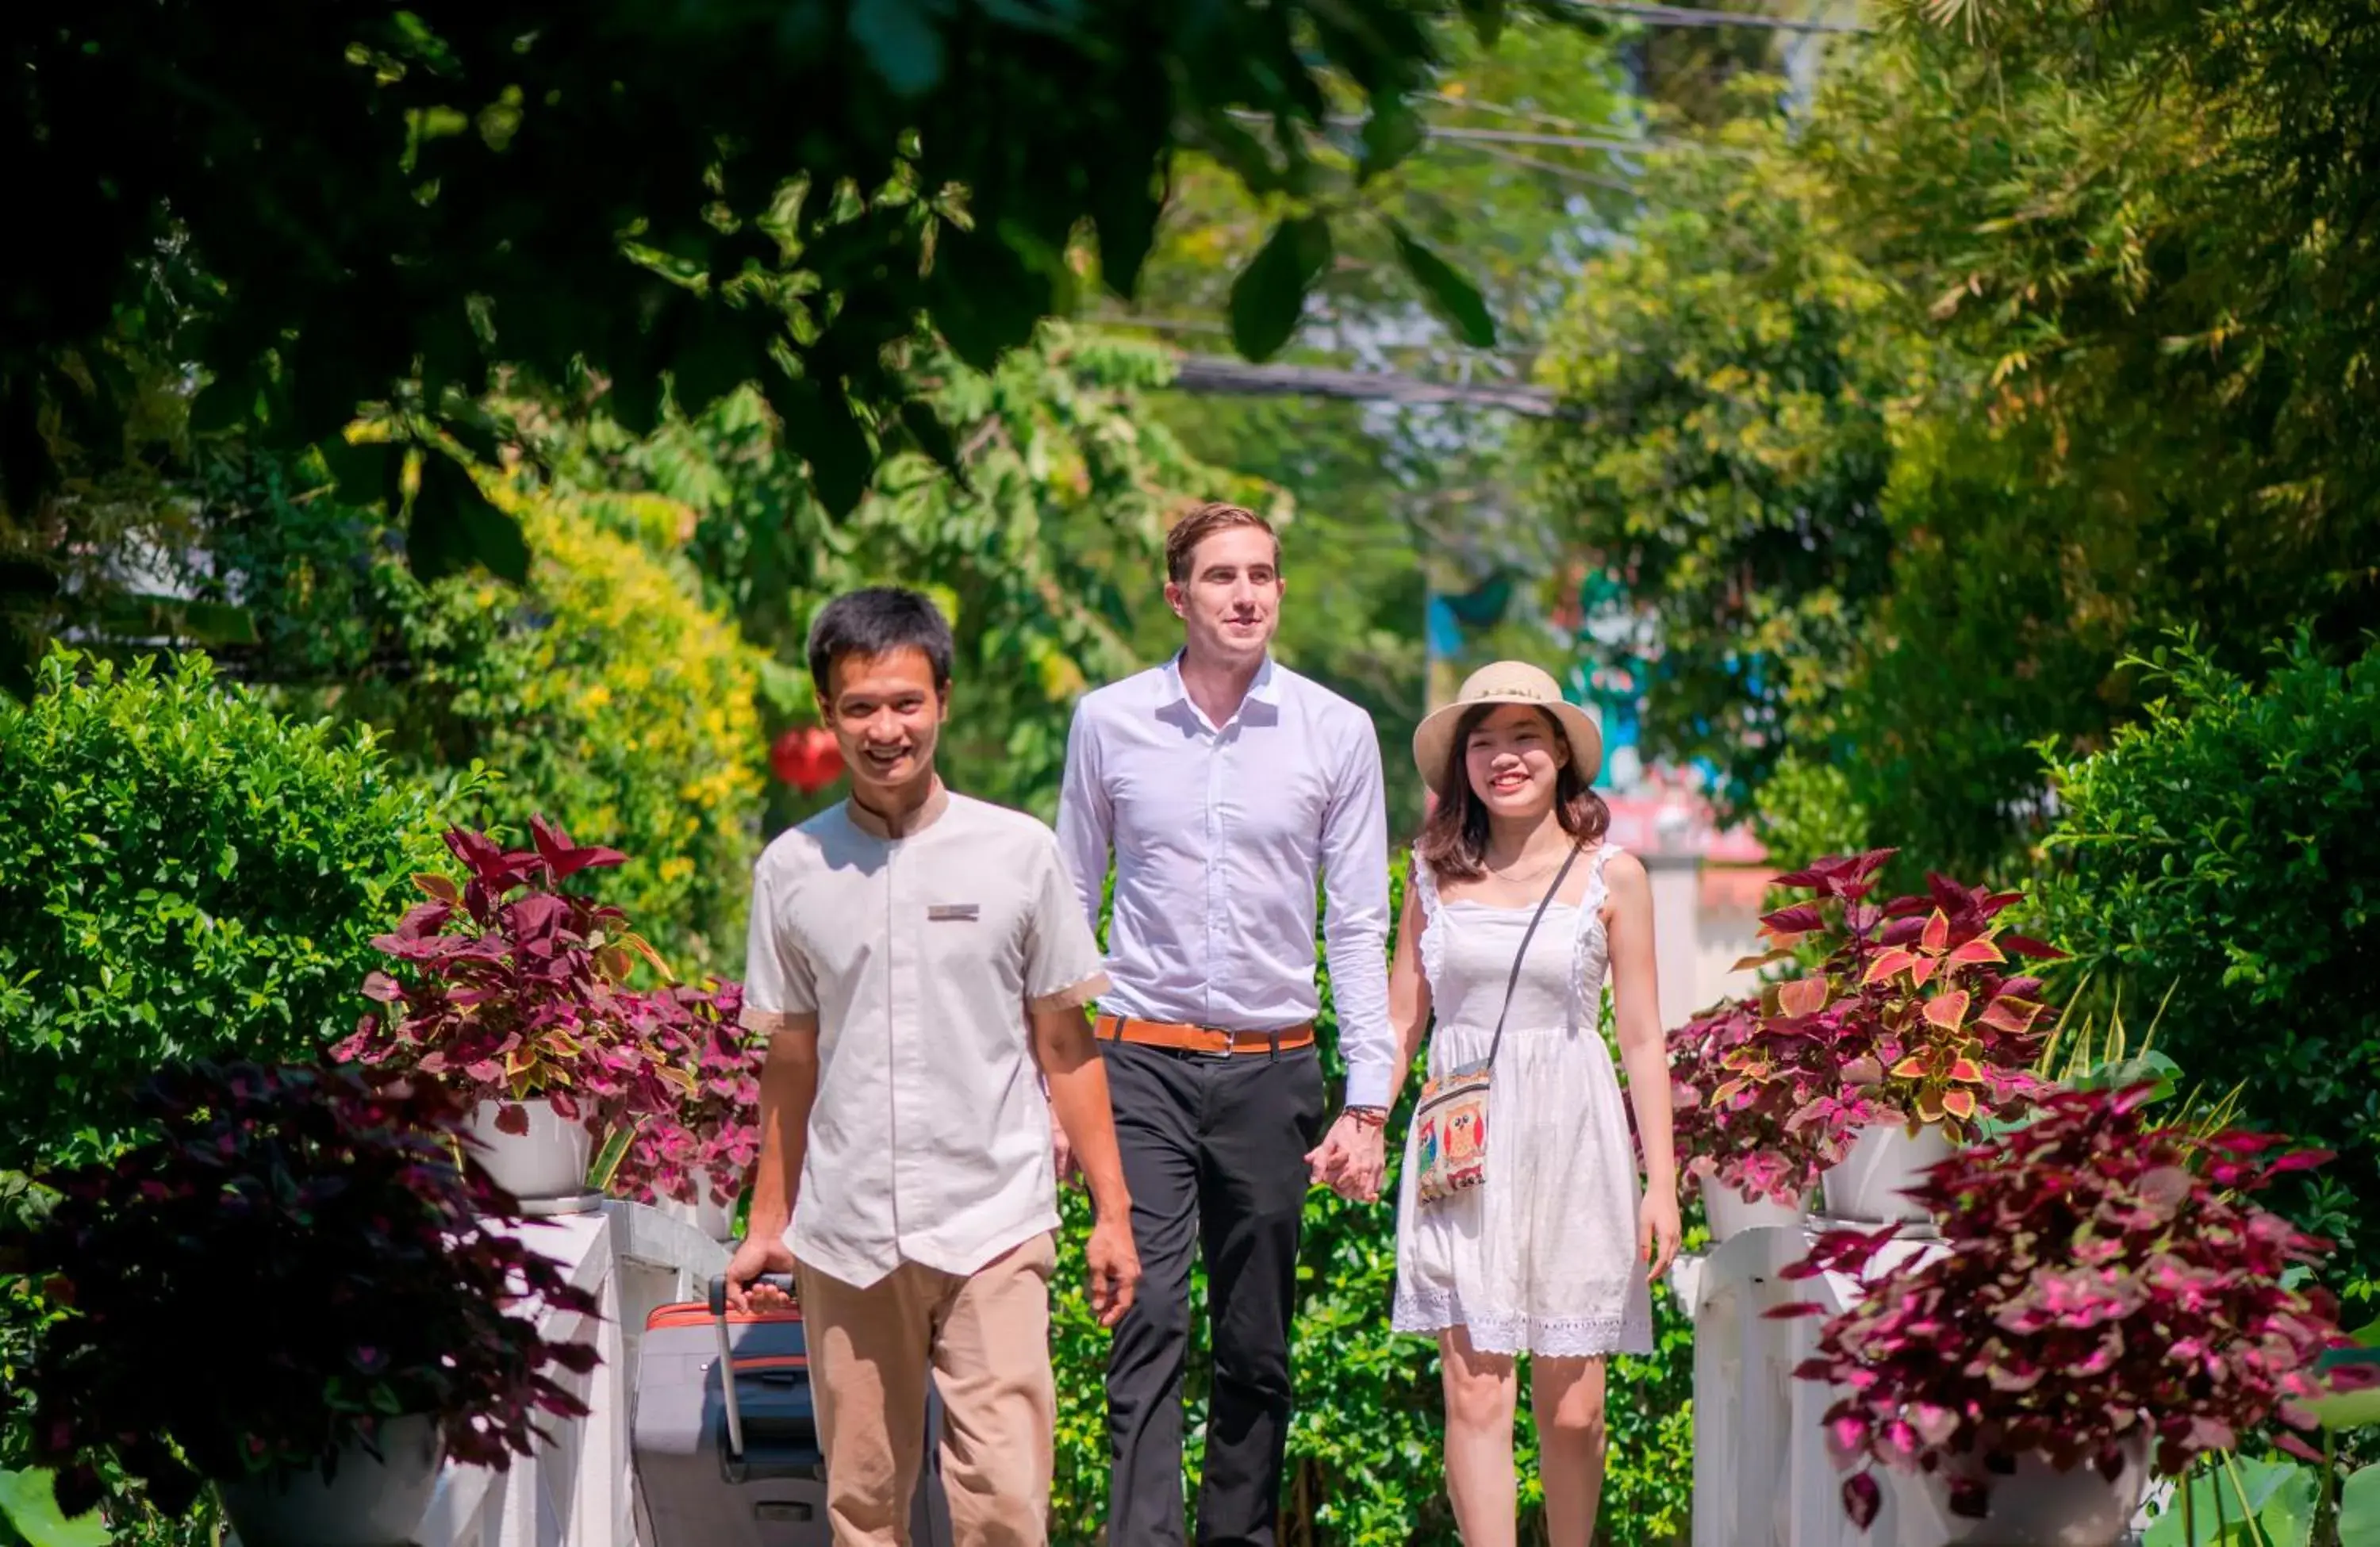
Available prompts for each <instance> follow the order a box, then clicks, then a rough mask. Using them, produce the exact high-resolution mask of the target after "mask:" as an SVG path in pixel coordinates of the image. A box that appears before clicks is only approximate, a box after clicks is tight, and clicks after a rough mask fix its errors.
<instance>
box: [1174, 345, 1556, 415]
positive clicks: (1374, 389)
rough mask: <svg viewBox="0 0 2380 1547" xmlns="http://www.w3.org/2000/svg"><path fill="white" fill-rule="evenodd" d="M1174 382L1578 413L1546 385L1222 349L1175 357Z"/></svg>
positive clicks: (1271, 393) (1226, 390)
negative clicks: (1286, 361) (1260, 357)
mask: <svg viewBox="0 0 2380 1547" xmlns="http://www.w3.org/2000/svg"><path fill="white" fill-rule="evenodd" d="M1175 364H1176V369H1175V374H1174V379H1173V384H1174V385H1175V386H1176V387H1179V388H1180V389H1181V390H1183V391H1184V392H1206V393H1220V394H1235V395H1239V396H1253V397H1336V398H1340V399H1342V400H1344V401H1349V402H1357V403H1397V404H1402V405H1404V406H1406V407H1419V406H1422V405H1427V404H1441V403H1458V404H1463V405H1464V406H1467V407H1470V408H1501V409H1503V410H1505V411H1507V412H1509V413H1516V414H1524V415H1526V416H1528V417H1529V418H1531V419H1570V418H1574V417H1576V416H1575V415H1574V414H1573V413H1572V412H1570V411H1569V410H1566V409H1565V408H1563V407H1562V406H1561V405H1560V402H1559V401H1557V400H1556V398H1555V396H1554V395H1553V394H1552V393H1551V392H1548V390H1546V389H1545V388H1544V387H1533V386H1518V385H1513V386H1499V385H1496V384H1492V383H1462V382H1426V381H1423V380H1421V379H1420V378H1419V377H1415V376H1405V375H1400V374H1398V373H1397V372H1392V371H1334V370H1330V369H1329V368H1328V367H1324V366H1318V365H1251V364H1249V363H1248V362H1247V361H1246V360H1243V359H1227V358H1225V357H1222V356H1220V355H1184V356H1181V357H1180V358H1179V359H1178V360H1177V361H1176V362H1175Z"/></svg>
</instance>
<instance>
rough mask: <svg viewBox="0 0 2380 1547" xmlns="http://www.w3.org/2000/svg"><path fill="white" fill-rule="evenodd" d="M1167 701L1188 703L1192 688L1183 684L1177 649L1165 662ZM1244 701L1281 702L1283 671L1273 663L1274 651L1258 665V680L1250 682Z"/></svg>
mask: <svg viewBox="0 0 2380 1547" xmlns="http://www.w3.org/2000/svg"><path fill="white" fill-rule="evenodd" d="M1165 701H1166V702H1168V703H1188V702H1189V701H1190V689H1189V688H1184V686H1183V685H1182V652H1180V651H1178V650H1177V651H1175V652H1173V653H1172V655H1171V656H1169V657H1168V658H1167V659H1166V662H1165ZM1241 702H1243V703H1266V704H1272V705H1274V706H1276V707H1278V706H1279V705H1280V703H1281V672H1280V670H1279V668H1277V667H1276V666H1275V665H1274V664H1273V659H1272V652H1270V651H1266V652H1265V658H1264V662H1263V664H1260V665H1258V666H1257V675H1256V680H1255V681H1253V682H1251V683H1249V684H1248V693H1247V697H1246V698H1245V699H1243V700H1241Z"/></svg>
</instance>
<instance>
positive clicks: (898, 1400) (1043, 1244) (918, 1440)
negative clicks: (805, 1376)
mask: <svg viewBox="0 0 2380 1547" xmlns="http://www.w3.org/2000/svg"><path fill="white" fill-rule="evenodd" d="M1057 1261H1058V1249H1057V1241H1056V1238H1055V1237H1054V1236H1048V1235H1043V1236H1035V1237H1034V1238H1033V1239H1032V1240H1029V1241H1027V1242H1026V1243H1025V1244H1024V1245H1022V1246H1020V1247H1017V1248H1016V1249H1014V1250H1012V1251H1010V1252H1008V1253H1006V1254H1005V1255H1003V1256H1002V1257H1000V1258H998V1259H997V1260H995V1261H992V1262H990V1263H989V1264H987V1265H985V1266H984V1267H982V1268H980V1269H978V1270H977V1271H976V1272H975V1273H969V1274H964V1275H962V1274H957V1273H940V1272H937V1271H936V1270H934V1269H932V1268H928V1267H922V1266H920V1265H918V1264H917V1263H915V1262H904V1263H902V1264H901V1266H899V1267H898V1268H895V1269H894V1270H893V1271H892V1274H891V1276H889V1277H887V1278H885V1279H883V1280H881V1281H880V1282H878V1283H876V1284H874V1285H869V1286H868V1288H865V1289H855V1288H853V1287H852V1286H851V1285H848V1284H844V1283H842V1282H840V1281H839V1280H836V1279H833V1278H831V1277H829V1276H828V1275H827V1274H825V1273H820V1272H818V1271H817V1270H815V1269H813V1268H810V1267H807V1265H804V1266H801V1267H799V1268H797V1269H796V1276H797V1278H798V1281H799V1285H798V1286H799V1289H800V1292H801V1304H802V1321H803V1323H804V1326H805V1330H806V1331H807V1334H808V1339H809V1358H810V1384H811V1390H812V1392H813V1394H814V1395H815V1397H816V1400H817V1404H818V1420H819V1443H820V1449H821V1450H822V1451H823V1452H824V1453H825V1456H826V1502H827V1517H828V1519H829V1520H830V1522H831V1523H832V1527H833V1531H834V1541H835V1547H907V1542H908V1540H909V1504H910V1500H911V1498H912V1497H913V1496H914V1495H915V1493H916V1492H917V1474H918V1471H919V1469H920V1468H921V1466H922V1464H923V1462H924V1455H923V1452H924V1448H925V1433H926V1381H927V1376H928V1373H929V1370H930V1371H931V1373H932V1374H933V1376H934V1377H935V1378H936V1381H937V1383H938V1384H939V1385H940V1387H941V1395H942V1409H943V1413H944V1419H945V1421H944V1426H943V1431H942V1480H943V1483H944V1485H945V1487H946V1488H947V1491H948V1492H949V1495H950V1505H951V1534H952V1536H953V1541H954V1547H1042V1543H1044V1542H1046V1541H1048V1540H1049V1522H1050V1469H1051V1468H1052V1466H1053V1465H1054V1446H1055V1433H1054V1431H1055V1430H1056V1427H1057V1416H1058V1394H1057V1385H1056V1383H1055V1381H1054V1380H1053V1379H1052V1377H1051V1375H1050V1273H1052V1272H1053V1271H1054V1270H1055V1269H1056V1267H1057Z"/></svg>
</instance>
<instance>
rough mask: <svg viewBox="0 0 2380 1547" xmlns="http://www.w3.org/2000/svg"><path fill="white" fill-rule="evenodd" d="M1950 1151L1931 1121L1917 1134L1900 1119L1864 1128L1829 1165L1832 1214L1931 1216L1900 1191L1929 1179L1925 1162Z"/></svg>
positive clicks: (1828, 1192) (1899, 1217) (1863, 1217)
mask: <svg viewBox="0 0 2380 1547" xmlns="http://www.w3.org/2000/svg"><path fill="white" fill-rule="evenodd" d="M1950 1154H1951V1150H1950V1139H1949V1136H1948V1135H1947V1134H1945V1133H1944V1132H1943V1131H1942V1130H1941V1128H1940V1127H1936V1126H1934V1125H1932V1124H1928V1125H1927V1126H1926V1127H1922V1128H1920V1129H1918V1130H1917V1132H1916V1133H1915V1134H1914V1135H1912V1134H1911V1133H1910V1131H1909V1130H1908V1129H1907V1128H1904V1127H1901V1126H1900V1124H1898V1123H1878V1124H1876V1126H1875V1127H1871V1128H1868V1129H1865V1130H1864V1131H1863V1132H1862V1133H1861V1134H1860V1136H1859V1138H1858V1139H1856V1140H1855V1141H1853V1143H1852V1152H1851V1153H1850V1154H1848V1155H1845V1156H1844V1157H1843V1159H1842V1161H1841V1163H1840V1164H1837V1165H1834V1166H1831V1167H1829V1168H1828V1171H1827V1174H1826V1176H1825V1178H1824V1186H1825V1188H1826V1196H1827V1214H1828V1218H1831V1219H1845V1220H1872V1221H1874V1222H1876V1224H1884V1223H1885V1222H1887V1221H1888V1220H1920V1221H1922V1220H1925V1219H1927V1218H1929V1217H1930V1216H1928V1215H1927V1213H1926V1212H1925V1206H1924V1205H1922V1204H1919V1203H1914V1202H1912V1201H1911V1200H1909V1199H1907V1198H1905V1197H1903V1196H1901V1195H1902V1192H1903V1191H1904V1189H1906V1188H1913V1187H1915V1186H1916V1185H1917V1184H1918V1183H1919V1182H1921V1181H1923V1180H1924V1179H1925V1176H1924V1173H1925V1168H1926V1167H1927V1166H1929V1165H1932V1164H1933V1163H1935V1162H1937V1161H1945V1160H1949V1158H1950Z"/></svg>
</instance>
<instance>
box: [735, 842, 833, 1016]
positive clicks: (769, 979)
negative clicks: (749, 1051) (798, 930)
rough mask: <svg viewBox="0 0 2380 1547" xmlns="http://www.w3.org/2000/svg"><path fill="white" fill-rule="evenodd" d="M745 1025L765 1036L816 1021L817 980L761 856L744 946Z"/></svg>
mask: <svg viewBox="0 0 2380 1547" xmlns="http://www.w3.org/2000/svg"><path fill="white" fill-rule="evenodd" d="M741 1018H742V1021H743V1024H744V1028H745V1029H747V1030H748V1031H750V1032H752V1033H753V1034H754V1035H755V1036H757V1037H759V1038H760V1039H762V1040H764V1041H765V1040H766V1039H768V1038H771V1037H773V1036H775V1035H776V1034H777V1033H778V1032H780V1031H783V1030H789V1029H793V1028H795V1027H796V1026H815V1025H817V1024H818V983H817V980H816V978H815V977H814V976H813V974H812V973H811V971H810V967H809V963H808V962H807V960H806V959H805V958H804V957H803V956H802V953H801V951H800V949H799V947H797V946H796V945H795V944H794V942H793V940H792V938H791V936H790V933H789V932H787V930H786V929H785V928H784V920H783V911H782V909H781V907H780V906H779V902H778V898H777V895H776V883H775V882H773V881H772V880H771V872H770V866H769V861H768V859H767V857H766V856H763V857H762V859H761V861H760V863H759V864H758V865H756V866H755V867H753V871H752V921H751V925H750V932H749V933H748V934H747V936H746V941H745V947H744V1012H743V1015H742V1017H741Z"/></svg>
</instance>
